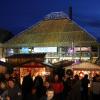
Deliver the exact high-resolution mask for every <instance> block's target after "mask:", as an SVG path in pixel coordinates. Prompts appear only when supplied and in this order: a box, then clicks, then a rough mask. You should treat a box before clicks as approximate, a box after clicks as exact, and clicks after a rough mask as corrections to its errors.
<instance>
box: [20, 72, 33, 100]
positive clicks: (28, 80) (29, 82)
mask: <svg viewBox="0 0 100 100" xmlns="http://www.w3.org/2000/svg"><path fill="white" fill-rule="evenodd" d="M32 87H33V79H32V77H31V75H30V74H29V75H27V76H25V77H24V78H23V82H22V100H27V96H28V95H30V94H31V91H32Z"/></svg>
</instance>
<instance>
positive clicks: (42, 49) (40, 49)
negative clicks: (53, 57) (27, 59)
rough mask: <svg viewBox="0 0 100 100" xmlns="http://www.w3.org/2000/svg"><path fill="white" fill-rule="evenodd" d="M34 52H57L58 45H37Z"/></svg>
mask: <svg viewBox="0 0 100 100" xmlns="http://www.w3.org/2000/svg"><path fill="white" fill-rule="evenodd" d="M34 52H37V53H41V52H44V53H45V52H57V47H35V48H34Z"/></svg>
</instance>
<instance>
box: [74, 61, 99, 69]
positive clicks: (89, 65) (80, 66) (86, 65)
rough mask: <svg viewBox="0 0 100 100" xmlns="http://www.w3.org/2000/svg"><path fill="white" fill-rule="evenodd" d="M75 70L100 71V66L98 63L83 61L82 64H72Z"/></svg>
mask: <svg viewBox="0 0 100 100" xmlns="http://www.w3.org/2000/svg"><path fill="white" fill-rule="evenodd" d="M72 69H73V70H91V71H95V70H97V71H100V66H98V65H96V64H92V63H89V62H83V63H80V64H76V65H73V66H72Z"/></svg>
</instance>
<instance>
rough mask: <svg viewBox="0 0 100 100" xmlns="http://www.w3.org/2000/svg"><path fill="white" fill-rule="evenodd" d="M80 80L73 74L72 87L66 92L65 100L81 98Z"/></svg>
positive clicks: (79, 99) (78, 99)
mask: <svg viewBox="0 0 100 100" xmlns="http://www.w3.org/2000/svg"><path fill="white" fill-rule="evenodd" d="M80 87H81V82H80V80H79V76H78V75H75V76H74V79H73V80H72V87H71V90H70V91H69V93H68V96H67V98H66V100H81V93H80Z"/></svg>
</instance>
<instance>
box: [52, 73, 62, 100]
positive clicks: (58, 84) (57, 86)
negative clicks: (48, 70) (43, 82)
mask: <svg viewBox="0 0 100 100" xmlns="http://www.w3.org/2000/svg"><path fill="white" fill-rule="evenodd" d="M51 87H52V88H53V90H54V98H55V100H61V99H62V93H63V89H64V85H63V82H62V81H61V80H60V77H59V75H57V74H56V75H55V76H54V82H53V83H52V85H51Z"/></svg>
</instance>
